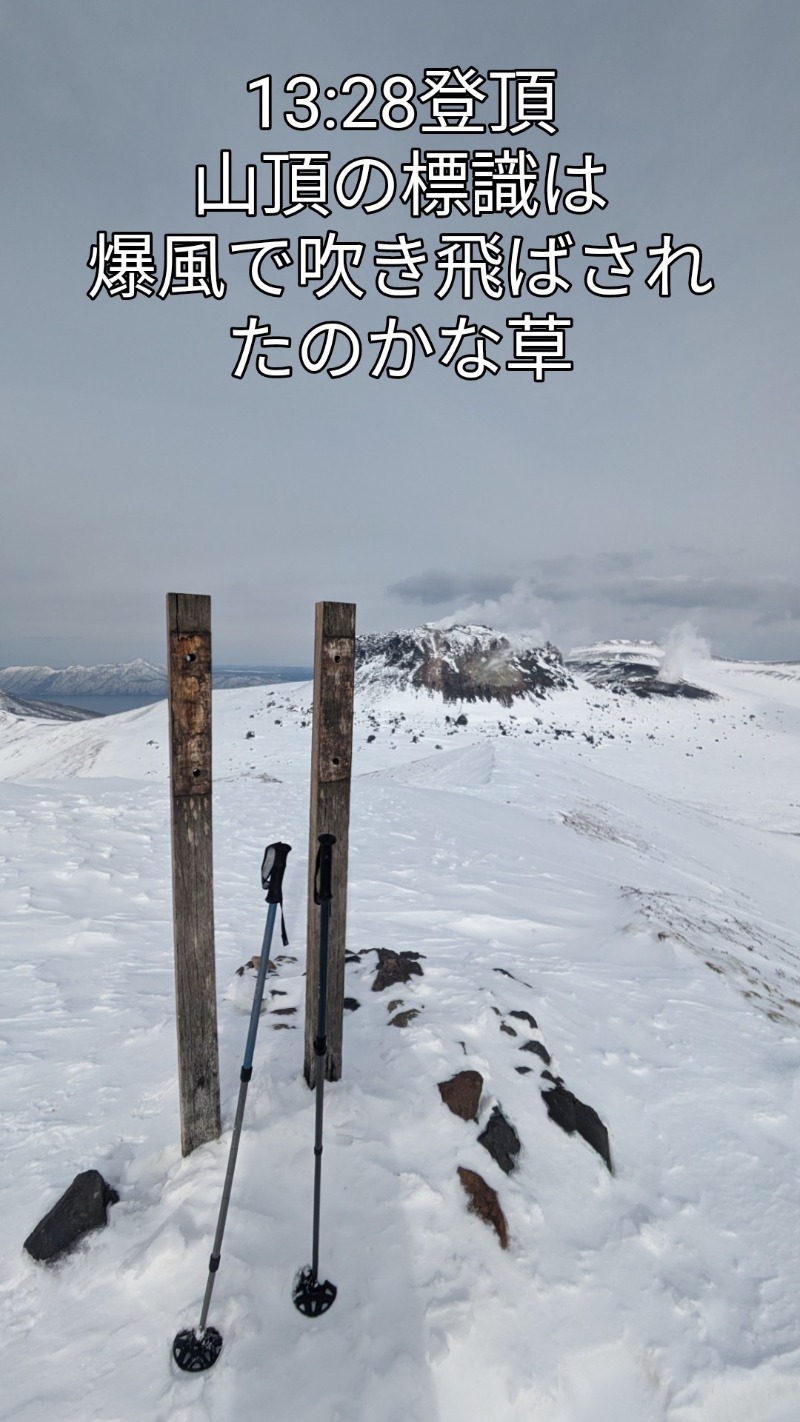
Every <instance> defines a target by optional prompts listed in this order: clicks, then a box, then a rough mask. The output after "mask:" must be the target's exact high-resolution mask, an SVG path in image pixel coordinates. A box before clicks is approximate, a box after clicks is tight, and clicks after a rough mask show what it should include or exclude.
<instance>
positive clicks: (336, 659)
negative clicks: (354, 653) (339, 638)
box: [333, 652, 342, 662]
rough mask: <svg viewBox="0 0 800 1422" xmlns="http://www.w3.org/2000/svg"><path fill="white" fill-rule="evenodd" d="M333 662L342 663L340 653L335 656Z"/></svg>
mask: <svg viewBox="0 0 800 1422" xmlns="http://www.w3.org/2000/svg"><path fill="white" fill-rule="evenodd" d="M333 660H334V661H335V662H340V661H341V660H342V659H341V657H340V656H339V653H338V652H337V653H336V655H335V656H334V658H333Z"/></svg>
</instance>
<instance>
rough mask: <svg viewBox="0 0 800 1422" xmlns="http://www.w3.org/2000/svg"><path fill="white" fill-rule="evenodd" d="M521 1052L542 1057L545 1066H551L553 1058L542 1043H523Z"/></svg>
mask: <svg viewBox="0 0 800 1422" xmlns="http://www.w3.org/2000/svg"><path fill="white" fill-rule="evenodd" d="M520 1051H521V1052H533V1053H534V1055H535V1056H537V1057H541V1059H542V1061H543V1062H544V1064H545V1066H549V1065H550V1062H551V1061H552V1057H551V1056H550V1053H549V1052H548V1050H547V1048H546V1047H545V1046H544V1045H543V1043H542V1042H523V1044H522V1046H521V1047H520Z"/></svg>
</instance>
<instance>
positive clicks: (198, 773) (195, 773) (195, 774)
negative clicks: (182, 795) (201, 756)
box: [192, 770, 201, 779]
mask: <svg viewBox="0 0 800 1422" xmlns="http://www.w3.org/2000/svg"><path fill="white" fill-rule="evenodd" d="M200 774H201V771H200V770H193V771H192V775H193V776H194V777H195V779H196V778H197V776H198V775H200Z"/></svg>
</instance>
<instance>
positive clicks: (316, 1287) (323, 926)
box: [292, 834, 336, 1318]
mask: <svg viewBox="0 0 800 1422" xmlns="http://www.w3.org/2000/svg"><path fill="white" fill-rule="evenodd" d="M335 843H336V837H335V835H332V834H321V835H320V836H319V849H318V850H317V865H316V871H315V875H314V903H315V904H319V905H320V926H319V998H318V1004H317V1035H316V1037H315V1038H314V1055H315V1057H316V1066H317V1078H316V1082H315V1086H316V1092H317V1099H316V1124H315V1130H314V1225H313V1230H312V1238H313V1245H312V1251H311V1264H310V1265H308V1264H307V1265H306V1267H305V1269H301V1270H300V1273H299V1274H298V1275H297V1278H296V1279H295V1281H294V1287H293V1289H292V1299H293V1300H294V1306H295V1308H297V1309H299V1310H300V1312H301V1313H304V1314H305V1315H306V1317H307V1318H318V1317H319V1315H320V1314H321V1313H327V1311H328V1309H329V1308H330V1306H331V1304H332V1303H333V1301H334V1299H335V1298H336V1285H335V1284H332V1283H331V1281H330V1279H323V1280H322V1281H321V1282H320V1279H319V1277H318V1271H319V1206H320V1193H321V1187H322V1098H323V1091H324V1088H325V1058H326V1056H327V1052H328V1039H327V1037H326V1035H325V1034H326V1029H327V1010H328V926H329V924H330V917H331V899H332V898H333V889H332V887H331V880H332V868H333V846H334V845H335Z"/></svg>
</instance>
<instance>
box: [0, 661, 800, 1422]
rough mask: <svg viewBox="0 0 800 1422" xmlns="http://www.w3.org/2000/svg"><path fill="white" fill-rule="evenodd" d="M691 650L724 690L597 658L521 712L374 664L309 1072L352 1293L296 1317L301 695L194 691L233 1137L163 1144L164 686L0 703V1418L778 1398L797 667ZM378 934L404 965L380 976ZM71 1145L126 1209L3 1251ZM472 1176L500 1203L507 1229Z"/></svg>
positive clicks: (460, 1419) (799, 1120)
mask: <svg viewBox="0 0 800 1422" xmlns="http://www.w3.org/2000/svg"><path fill="white" fill-rule="evenodd" d="M693 675H695V674H694V672H693ZM699 680H700V681H701V684H702V685H703V686H706V687H707V688H708V689H709V690H710V691H713V692H714V693H715V696H716V699H715V700H690V699H686V698H651V699H644V698H641V699H640V698H638V697H633V696H626V697H622V696H619V695H615V694H614V693H613V692H611V691H608V690H605V689H603V688H601V687H596V686H593V685H591V683H589V682H587V681H586V680H585V679H583V678H582V677H580V676H579V675H576V676H575V677H574V685H572V686H569V685H567V686H564V687H563V689H561V690H558V691H557V692H554V693H553V694H552V695H546V696H544V697H541V698H539V697H535V698H532V697H521V698H516V697H515V698H514V700H513V702H512V703H511V704H509V705H503V704H502V703H499V702H497V701H483V700H477V701H469V700H468V699H467V698H466V697H465V698H463V699H462V700H457V701H455V702H446V701H444V700H442V699H441V698H440V697H438V696H435V695H432V694H430V693H429V692H428V690H427V689H425V688H422V689H419V688H416V689H415V688H414V687H413V685H401V684H399V682H398V681H397V680H393V679H391V678H390V679H389V680H388V681H387V682H386V683H384V684H383V685H382V687H379V686H378V684H377V683H375V682H368V683H367V684H365V685H363V689H361V690H360V691H359V694H358V696H357V700H356V726H355V745H354V778H353V785H352V815H351V843H350V880H349V892H348V923H349V937H348V949H349V958H348V964H347V968H346V993H347V995H348V998H349V999H350V1000H351V1002H353V1003H357V1004H358V1010H351V1011H348V1012H347V1014H346V1017H345V1038H344V1075H343V1078H342V1080H341V1081H340V1082H338V1083H335V1084H333V1085H331V1086H330V1087H329V1088H328V1089H327V1090H326V1096H325V1156H324V1171H323V1198H322V1222H321V1223H322V1233H321V1246H322V1248H321V1267H322V1269H323V1270H324V1275H325V1277H327V1278H330V1279H332V1280H333V1281H334V1282H335V1283H336V1285H337V1286H338V1290H339V1293H338V1297H337V1300H336V1303H335V1305H334V1307H333V1309H331V1311H330V1313H329V1314H327V1315H326V1316H325V1318H324V1319H321V1320H318V1321H317V1322H316V1323H313V1324H310V1323H309V1322H308V1320H306V1319H303V1318H302V1317H301V1315H299V1314H298V1313H297V1311H296V1310H295V1309H294V1308H293V1307H292V1303H291V1287H292V1280H293V1277H294V1275H295V1272H296V1271H297V1269H298V1268H299V1267H300V1266H302V1265H304V1264H306V1263H307V1262H308V1257H309V1248H310V1234H311V1212H312V1187H313V1153H312V1146H313V1138H314V1098H313V1095H312V1093H310V1092H309V1091H308V1089H307V1087H306V1086H305V1083H304V1081H303V1079H302V1071H301V1058H302V1039H303V1030H302V1029H303V1012H304V999H305V979H304V969H305V914H306V885H307V868H308V865H307V859H306V854H307V837H308V824H307V816H308V770H309V764H310V753H311V705H310V703H311V687H310V686H309V685H308V684H300V685H293V686H292V685H283V686H276V687H270V688H251V689H247V690H231V691H221V692H216V693H215V694H214V711H213V718H214V719H213V759H214V850H215V911H216V941H217V975H218V985H219V1024H220V1063H221V1074H222V1106H223V1119H224V1123H225V1134H224V1136H223V1138H222V1140H221V1141H220V1142H218V1143H215V1144H213V1145H210V1146H207V1147H205V1148H203V1149H202V1150H200V1151H198V1152H196V1153H195V1154H194V1155H193V1156H191V1157H189V1158H188V1159H187V1160H183V1159H182V1158H181V1155H180V1147H179V1134H178V1120H177V1088H176V1043H175V1031H174V986H173V967H172V924H171V912H172V909H171V882H170V854H169V844H170V835H169V794H168V780H167V762H168V756H167V744H166V708H165V706H164V705H163V703H162V704H160V705H158V706H154V707H149V708H145V709H143V710H140V711H135V712H129V713H126V714H124V715H122V716H116V717H108V718H104V719H103V720H101V721H91V722H90V721H86V722H83V723H75V724H66V723H65V724H60V725H59V724H55V723H52V722H51V723H47V722H44V721H37V720H35V719H34V720H29V719H24V720H23V719H22V718H20V717H17V716H13V715H10V714H8V713H0V846H1V847H0V854H1V855H2V860H1V861H0V873H1V874H2V878H0V962H1V963H2V971H3V978H4V992H3V1000H4V1012H3V1022H2V1025H0V1092H2V1099H3V1104H4V1112H5V1118H4V1138H3V1147H2V1149H3V1156H4V1159H3V1166H4V1168H3V1170H2V1171H1V1172H0V1211H2V1218H3V1221H4V1230H3V1266H4V1267H3V1282H2V1284H0V1328H2V1336H3V1339H4V1342H5V1344H6V1347H5V1353H4V1374H3V1399H4V1405H5V1408H6V1411H7V1413H8V1415H9V1417H13V1418H14V1419H15V1422H17V1419H19V1422H29V1419H30V1422H34V1419H36V1422H38V1419H40V1418H42V1417H52V1418H58V1422H110V1419H114V1422H141V1419H142V1418H147V1419H154V1422H167V1419H169V1422H184V1419H185V1422H188V1419H189V1418H190V1417H191V1418H196V1417H207V1418H209V1419H211V1418H213V1419H227V1418H229V1417H242V1418H248V1417H260V1416H262V1415H263V1416H267V1415H269V1416H274V1417H280V1418H282V1417H291V1418H292V1419H293V1422H410V1419H413V1422H467V1419H469V1422H472V1419H478V1418H483V1417H487V1418H489V1417H490V1418H492V1419H493V1422H495V1419H496V1422H531V1419H532V1418H535V1419H536V1422H606V1419H608V1418H614V1419H621V1422H744V1419H747V1422H750V1419H758V1422H795V1418H796V1417H797V1416H798V1415H800V1319H798V1311H797V1302H796V1295H797V1285H796V1281H797V1277H798V1274H800V1233H799V1232H798V1230H797V1178H798V1173H800V1090H798V1085H797V1083H798V1073H800V1043H799V1042H798V1032H797V1028H798V1024H799V1023H800V929H799V928H798V922H797V881H798V868H800V796H798V793H797V790H796V784H797V779H796V767H797V764H798V753H799V752H800V681H798V680H797V679H794V678H792V677H789V676H787V677H782V676H775V675H772V674H769V675H763V674H761V671H760V670H759V668H758V667H757V666H755V665H753V664H748V665H747V666H737V665H736V664H734V663H723V662H717V661H709V662H708V664H707V665H706V666H704V668H703V675H702V678H699ZM277 838H280V839H283V840H285V841H287V842H288V843H290V844H292V845H293V846H294V848H293V852H292V855H291V856H290V859H289V864H288V868H287V873H286V879H285V882H284V900H285V903H284V906H285V912H286V922H287V927H288V931H289V937H290V947H289V949H288V950H287V951H286V952H285V953H284V952H283V951H282V950H281V948H280V945H278V944H275V945H273V952H272V954H271V956H272V959H273V962H274V972H271V973H270V975H269V977H268V980H267V988H268V992H267V999H266V1000H267V1010H266V1012H265V1014H264V1017H263V1019H262V1023H261V1028H260V1033H259V1039H258V1045H257V1049H256V1054H255V1069H254V1073H253V1079H252V1083H251V1086H250V1094H249V1097H248V1105H247V1114H246V1117H245V1124H244V1132H243V1136H242V1142H241V1149H240V1154H239V1159H238V1164H237V1173H236V1179H235V1182H234V1188H233V1196H232V1200H231V1206H230V1212H229V1215H228V1222H227V1226H226V1234H225V1244H224V1250H223V1256H222V1266H221V1269H220V1271H219V1274H218V1275H217V1280H216V1285H215V1292H214V1302H213V1307H212V1313H211V1317H210V1320H209V1321H210V1322H211V1323H212V1324H213V1325H214V1326H215V1327H217V1328H219V1330H220V1332H221V1333H222V1335H223V1338H224V1340H225V1342H224V1348H223V1351H222V1354H221V1357H220V1359H219V1361H218V1363H217V1364H216V1366H215V1367H214V1369H213V1370H212V1371H211V1372H209V1373H207V1374H204V1375H202V1376H198V1377H191V1378H187V1377H185V1376H179V1375H178V1373H177V1371H176V1370H175V1369H174V1367H173V1365H172V1362H171V1358H170V1345H171V1342H172V1339H173V1338H174V1336H175V1333H176V1332H177V1331H178V1329H180V1328H184V1327H187V1326H192V1325H194V1324H195V1323H196V1321H197V1319H198V1316H199V1310H200V1303H201V1297H202V1292H203V1288H204V1284H205V1279H206V1270H207V1264H208V1256H209V1251H210V1247H211V1242H212V1239H213V1234H214V1227H215V1223H216V1217H217V1210H218V1206H219V1200H220V1194H221V1190H222V1184H223V1179H224V1173H225V1163H226V1157H227V1150H228V1146H229V1142H230V1135H229V1132H230V1129H231V1125H232V1118H233V1112H234V1109H235V1101H236V1096H237V1092H238V1084H239V1081H238V1078H239V1069H240V1064H241V1060H242V1051H243V1047H244V1042H245V1038H246V1033H247V1022H248V1014H249V1009H250V1002H251V995H252V982H253V979H252V976H251V973H252V970H250V969H248V968H245V970H244V972H243V974H242V975H241V976H238V975H237V969H239V968H241V967H242V965H243V964H246V963H247V962H248V961H249V959H250V958H251V957H252V956H253V955H256V954H258V953H259V952H260V950H261V938H262V933H263V926H264V914H265V904H264V899H263V892H262V890H261V885H260V864H261V857H262V855H263V849H264V845H265V844H266V843H267V842H269V841H271V840H274V839H277ZM275 949H277V953H276V952H275ZM377 949H383V950H385V955H388V954H394V955H398V957H399V955H402V954H419V955H420V956H419V959H416V958H415V959H413V960H409V961H414V962H419V964H420V965H421V966H422V968H423V969H424V972H422V973H412V974H409V975H408V978H407V981H405V982H399V983H395V984H393V985H391V986H387V987H386V988H385V989H384V990H382V991H373V984H374V981H375V972H376V967H377V966H378V963H379V956H378V955H377V954H376V951H375V950H377ZM385 960H386V959H385ZM291 1009H295V1011H292V1010H291ZM398 1019H402V1022H403V1024H404V1025H402V1026H401V1025H399V1023H398ZM393 1024H394V1025H393ZM460 1071H471V1072H475V1073H479V1074H480V1077H481V1078H482V1086H481V1090H480V1095H479V1103H478V1108H477V1114H478V1119H477V1121H476V1120H472V1119H471V1120H463V1119H461V1118H460V1117H458V1116H456V1115H453V1114H452V1113H451V1112H450V1111H448V1110H447V1108H446V1106H445V1105H444V1104H443V1102H442V1099H441V1095H440V1092H439V1089H438V1084H439V1083H441V1082H446V1081H448V1080H450V1079H451V1078H453V1077H454V1076H455V1075H456V1073H458V1072H460ZM545 1073H548V1074H549V1075H547V1076H546V1075H545ZM559 1081H560V1082H562V1083H563V1088H562V1092H561V1098H560V1099H561V1100H562V1102H566V1103H567V1104H568V1105H569V1104H570V1103H571V1102H573V1101H574V1102H578V1103H583V1104H585V1105H586V1107H587V1108H589V1109H590V1110H591V1111H592V1112H594V1113H595V1116H596V1119H597V1121H599V1122H600V1123H601V1125H602V1126H603V1127H604V1128H606V1129H607V1131H608V1143H609V1150H610V1159H611V1160H612V1162H613V1169H614V1174H613V1176H612V1175H611V1174H610V1173H609V1170H608V1169H607V1168H606V1165H605V1164H604V1161H603V1159H602V1158H601V1155H600V1154H598V1153H597V1150H596V1148H595V1149H593V1148H592V1146H591V1145H590V1144H589V1143H587V1141H586V1140H585V1139H583V1138H582V1137H581V1136H580V1134H579V1133H578V1131H577V1130H576V1131H575V1132H574V1133H573V1134H566V1133H565V1130H563V1129H561V1128H560V1127H559V1125H558V1124H556V1121H555V1119H552V1120H551V1119H550V1115H549V1113H548V1108H547V1105H546V1102H545V1100H544V1099H543V1096H542V1093H543V1092H547V1091H548V1090H552V1089H553V1088H554V1087H555V1086H556V1085H557V1083H558V1082H559ZM550 1104H551V1106H552V1105H553V1102H552V1100H551V1103H550ZM496 1111H500V1112H502V1115H503V1117H504V1118H505V1120H507V1121H508V1122H510V1123H511V1124H512V1125H513V1128H514V1131H515V1133H516V1136H517V1137H518V1139H519V1142H520V1149H519V1153H518V1154H516V1155H515V1168H514V1169H513V1171H512V1172H511V1173H509V1174H506V1173H505V1171H504V1170H503V1169H501V1167H500V1165H499V1164H498V1163H497V1162H496V1161H495V1160H494V1159H493V1158H492V1156H491V1155H490V1154H489V1152H488V1151H487V1150H486V1149H485V1148H484V1145H482V1144H481V1142H480V1137H481V1136H482V1135H483V1134H484V1133H485V1131H486V1128H487V1125H488V1123H489V1121H490V1120H491V1119H492V1117H493V1115H494V1113H495V1112H496ZM495 1119H497V1118H496V1117H495ZM592 1120H594V1118H592ZM567 1124H568V1125H569V1122H567ZM88 1168H96V1169H98V1170H100V1171H101V1173H102V1175H103V1177H104V1178H105V1179H106V1180H108V1182H109V1184H110V1185H112V1186H113V1187H114V1188H115V1189H116V1190H117V1191H118V1192H119V1195H120V1200H119V1203H118V1204H116V1205H114V1207H113V1209H112V1210H111V1211H110V1214H109V1224H108V1228H107V1229H106V1230H105V1231H103V1232H102V1233H101V1234H99V1235H97V1236H93V1237H91V1238H90V1239H88V1240H87V1242H86V1243H85V1244H84V1245H83V1246H82V1247H81V1249H80V1250H79V1251H78V1252H77V1253H76V1254H74V1255H73V1256H71V1257H70V1258H69V1259H67V1260H65V1261H64V1263H63V1264H61V1265H59V1266H58V1268H57V1269H55V1270H49V1269H47V1268H46V1267H45V1266H37V1265H36V1264H34V1262H33V1261H32V1260H30V1259H29V1258H28V1257H27V1256H26V1255H25V1254H24V1253H23V1250H22V1242H23V1240H24V1239H25V1238H26V1236H27V1235H28V1233H29V1232H30V1230H31V1228H32V1227H33V1225H34V1224H35V1223H36V1221H37V1220H38V1219H39V1218H40V1217H41V1216H42V1215H43V1214H44V1213H45V1212H46V1210H47V1209H48V1208H49V1207H50V1205H52V1204H53V1203H54V1201H55V1200H56V1199H57V1198H58V1196H59V1195H60V1194H61V1193H62V1192H63V1190H64V1189H65V1188H66V1186H67V1185H68V1184H69V1182H70V1181H71V1180H72V1179H73V1177H74V1176H75V1174H76V1172H77V1171H79V1170H84V1169H88ZM459 1169H460V1170H462V1171H463V1172H472V1173H473V1174H475V1175H479V1176H480V1177H482V1179H483V1180H484V1181H485V1182H486V1184H487V1185H488V1186H489V1187H490V1188H491V1189H492V1190H493V1191H495V1192H496V1195H497V1199H498V1202H499V1206H500V1208H501V1209H502V1212H503V1217H504V1219H505V1221H506V1223H507V1230H508V1240H507V1243H508V1248H507V1249H506V1250H503V1249H501V1248H500V1244H499V1241H498V1237H497V1235H496V1234H495V1232H494V1231H493V1230H492V1229H490V1228H487V1225H486V1223H485V1222H484V1220H483V1219H481V1218H479V1217H477V1216H476V1215H475V1214H473V1213H470V1211H469V1209H468V1199H467V1196H466V1195H465V1193H464V1189H463V1188H462V1184H461V1179H462V1178H463V1176H462V1177H459V1174H458V1172H459Z"/></svg>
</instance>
